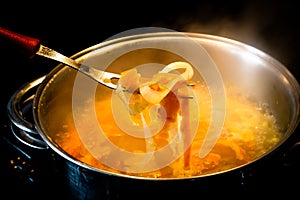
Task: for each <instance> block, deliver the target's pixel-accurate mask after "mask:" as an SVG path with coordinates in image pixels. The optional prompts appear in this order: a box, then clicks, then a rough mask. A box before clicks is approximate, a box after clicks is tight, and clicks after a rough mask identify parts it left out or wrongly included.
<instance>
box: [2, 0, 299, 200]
mask: <svg viewBox="0 0 300 200" xmlns="http://www.w3.org/2000/svg"><path fill="white" fill-rule="evenodd" d="M254 2H255V1H239V3H236V2H231V3H230V2H229V3H228V2H227V3H224V2H223V1H222V3H219V2H218V1H203V2H202V3H199V2H198V3H195V2H193V1H187V2H186V3H187V5H185V6H180V5H177V4H176V5H177V6H175V7H174V9H173V10H171V9H167V7H165V6H162V5H160V4H159V3H158V2H155V1H151V2H150V1H149V2H148V1H145V2H144V3H145V7H141V8H140V9H133V8H131V6H130V8H128V9H129V10H128V9H126V12H125V11H120V12H119V11H118V12H119V15H118V16H121V15H122V16H123V17H121V18H120V17H116V18H113V19H111V18H107V12H108V11H107V12H105V14H104V13H100V11H98V10H97V9H96V7H98V6H95V5H93V4H92V3H91V4H89V5H90V6H87V5H84V6H83V7H81V6H78V7H77V9H80V10H82V12H81V13H79V14H78V13H77V15H76V16H75V15H74V13H71V12H65V13H60V15H55V16H52V18H51V21H48V22H45V23H40V22H37V21H36V20H35V19H36V17H37V16H36V14H35V13H36V12H34V11H35V10H36V7H34V8H33V7H31V6H30V5H29V4H27V5H26V6H29V8H28V9H27V10H26V9H25V10H26V11H25V10H24V11H20V12H19V13H18V14H16V13H15V11H13V10H10V9H9V8H10V6H8V7H7V10H6V9H1V10H4V12H2V13H0V23H1V24H0V26H6V28H8V29H13V30H15V31H19V32H21V33H24V34H28V35H31V36H33V37H37V38H40V39H41V40H42V43H43V42H44V43H45V44H46V46H48V47H50V48H53V49H56V50H58V51H60V52H62V53H64V54H65V55H68V56H71V55H73V54H75V53H76V52H78V51H80V50H82V49H84V48H87V47H89V46H92V45H94V44H96V43H99V42H102V41H103V40H105V39H106V38H108V37H110V36H112V35H114V34H117V33H119V32H122V31H126V30H128V29H133V28H138V27H147V26H163V27H166V28H170V29H174V30H177V31H192V32H203V33H211V34H217V35H221V36H226V37H230V38H233V39H237V40H240V41H242V42H245V43H249V44H250V45H252V46H254V47H257V48H259V49H261V50H263V51H265V52H266V53H269V54H270V55H271V56H273V57H275V58H276V59H278V60H279V61H280V62H282V63H283V64H284V65H286V66H287V68H288V69H289V70H290V71H291V72H292V73H293V74H294V76H295V77H296V78H297V79H298V80H300V70H299V65H300V57H299V55H298V52H299V50H298V49H299V45H300V40H299V38H298V37H299V35H300V30H299V26H298V25H299V24H300V16H299V14H298V11H297V9H296V8H297V6H296V5H294V4H293V3H292V2H289V1H285V2H281V3H280V2H276V3H274V2H272V3H267V2H265V1H259V2H255V3H254ZM108 4H109V3H108ZM271 5H272V8H271V7H270V6H271ZM24 6H25V5H24ZM112 6H113V3H111V4H109V5H108V8H112ZM40 7H41V8H43V7H44V6H42V5H40ZM126 8H127V7H126ZM50 9H51V6H50ZM52 9H53V12H54V13H55V12H56V11H55V9H56V8H54V7H53V8H52ZM124 10H125V9H124ZM95 13H97V14H98V15H96V14H95ZM15 14H16V15H15ZM44 17H45V18H47V16H44ZM1 20H2V21H1ZM28 22H30V23H28ZM25 24H26V25H25ZM79 25H80V26H81V29H80V30H79V29H78V27H77V26H79ZM75 30H76V31H75ZM229 30H230V31H229ZM2 47H4V46H3V45H2V44H1V42H0V59H1V79H0V80H1V85H2V89H1V90H2V92H1V93H2V95H1V98H0V106H1V107H0V182H1V186H0V196H1V197H0V198H1V199H2V196H3V197H7V199H15V198H17V197H24V198H25V197H26V198H31V199H40V198H48V197H49V198H57V197H65V198H67V197H69V190H68V189H67V188H66V185H67V183H66V181H65V177H64V174H62V172H61V169H60V165H59V164H58V162H57V157H56V156H55V155H54V153H53V152H52V151H51V150H50V149H49V150H41V149H34V148H31V147H29V146H27V145H25V144H23V143H22V142H20V141H19V140H18V139H16V137H14V135H13V133H12V128H14V127H13V126H11V124H10V121H9V119H8V117H7V112H6V106H7V103H8V100H9V98H10V97H11V95H12V94H13V93H14V92H15V91H16V90H17V89H18V88H19V87H21V86H22V85H23V84H25V83H27V82H30V81H32V80H34V79H36V78H38V77H41V76H43V75H45V74H46V73H48V72H49V71H50V70H51V69H52V68H53V66H56V65H57V63H56V62H55V61H51V60H45V59H44V58H39V57H34V58H32V59H28V58H25V57H22V56H21V55H18V56H14V55H12V54H13V51H12V50H11V49H9V47H7V46H5V49H4V48H2ZM297 132H298V133H299V128H298V129H297V130H296V131H295V133H296V134H295V136H294V137H293V138H292V139H291V141H290V143H291V145H290V146H293V147H292V148H288V150H287V151H284V152H282V153H280V155H279V156H276V157H275V158H272V159H269V160H267V162H264V163H263V164H262V165H260V166H259V168H256V167H255V170H254V171H251V172H249V173H246V172H241V173H245V174H241V175H240V177H241V179H240V180H239V181H238V183H237V185H238V187H240V188H242V190H244V191H245V192H244V195H246V196H249V194H257V195H259V194H260V195H261V194H266V195H270V196H274V197H276V195H277V194H284V195H286V197H287V196H288V195H291V197H292V195H297V194H298V190H299V186H300V185H299V180H300V179H299V178H300V170H299V169H300V144H298V143H299V141H300V136H297ZM297 142H298V143H297ZM292 144H294V145H292ZM243 176H245V177H244V178H243ZM214 181H216V180H214ZM226 181H228V183H230V182H231V181H232V180H230V179H228V180H226ZM228 185H230V184H228ZM74 187H75V186H74ZM130 187H131V186H130V185H128V186H127V187H125V188H117V189H116V190H115V191H113V192H114V193H115V194H117V193H120V195H117V196H119V197H123V196H126V195H125V194H127V195H128V191H131V190H130ZM224 187H226V184H225V185H224ZM193 189H195V188H193ZM231 189H232V190H231V191H232V195H234V194H235V188H231ZM195 190H197V189H195ZM209 192H211V191H209ZM154 193H155V192H154ZM216 193H217V191H216ZM121 194H122V195H123V196H122V195H121ZM144 195H146V194H144ZM212 195H217V194H214V193H212ZM112 196H116V195H112ZM129 196H130V195H128V196H126V197H127V198H128V197H129ZM147 196H151V192H150V194H149V195H147ZM8 197H9V198H8ZM130 197H133V196H132V194H131V196H130ZM124 198H125V197H124ZM111 199H114V198H111ZM121 199H122V198H121Z"/></svg>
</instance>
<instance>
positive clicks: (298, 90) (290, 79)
mask: <svg viewBox="0 0 300 200" xmlns="http://www.w3.org/2000/svg"><path fill="white" fill-rule="evenodd" d="M186 36H188V37H191V38H196V39H199V40H207V41H213V42H217V43H226V44H228V45H232V46H234V47H236V48H240V49H243V50H247V51H248V52H250V53H251V54H254V55H256V56H258V57H260V58H262V59H263V60H266V62H268V63H271V65H270V66H272V67H275V68H276V69H277V70H278V71H279V72H280V73H281V74H282V76H284V77H285V78H284V80H285V81H286V83H287V84H289V85H290V87H291V88H293V96H294V98H295V99H294V101H295V102H297V103H296V104H295V109H296V111H295V114H294V116H293V121H291V123H290V124H289V127H288V129H287V131H286V133H285V134H287V135H288V136H287V137H284V138H283V139H282V140H281V141H280V142H279V143H278V144H276V145H275V147H273V148H272V150H271V151H269V152H267V153H266V154H263V155H261V156H259V157H258V158H256V159H255V160H253V161H251V162H248V163H246V164H243V165H239V166H237V167H234V168H231V169H228V170H224V171H221V172H215V173H212V174H205V175H199V176H192V177H179V178H159V179H157V178H148V177H139V176H132V175H124V174H119V173H114V172H108V171H105V170H101V169H97V168H94V167H92V166H90V165H88V164H86V163H84V162H81V161H79V160H76V159H75V158H73V157H70V156H68V155H67V154H66V153H65V152H63V151H62V150H61V149H59V148H57V146H55V145H54V144H53V143H52V141H51V140H49V138H47V136H46V134H45V133H44V132H43V129H42V128H41V127H40V125H39V119H38V105H39V102H40V99H41V96H42V93H43V91H44V90H45V88H47V85H48V84H49V82H50V81H51V80H52V79H53V78H54V77H55V76H56V75H57V74H58V73H59V72H60V71H62V70H63V69H65V68H69V67H67V66H65V65H64V64H58V65H57V66H56V67H55V68H54V69H53V70H51V71H50V72H49V73H48V74H47V75H46V77H45V79H44V80H43V81H42V82H41V84H40V86H39V87H38V88H37V92H36V94H35V98H34V100H33V119H34V123H35V125H36V129H37V132H38V133H39V134H40V136H41V137H42V139H43V140H44V141H45V142H46V144H47V145H48V146H49V147H51V149H52V150H54V151H55V152H56V153H58V154H59V155H60V156H62V157H63V158H65V159H67V160H68V161H70V162H71V163H74V164H76V165H79V166H81V167H83V168H86V169H88V170H92V171H95V172H100V173H103V174H108V175H113V176H119V177H126V178H131V179H142V180H155V181H157V180H159V181H160V180H161V181H163V180H185V179H196V178H202V177H208V176H214V175H218V174H224V173H227V172H230V171H235V170H236V169H241V168H243V167H245V166H248V165H249V164H251V163H254V162H256V161H257V160H259V159H261V158H262V157H265V156H267V155H268V154H270V153H271V152H273V150H275V149H276V150H277V149H278V148H279V146H281V145H282V144H283V143H284V142H285V141H286V140H287V139H288V138H289V136H290V135H291V134H292V133H293V132H294V130H295V129H296V128H297V126H298V124H299V121H300V108H299V103H298V102H300V98H299V97H300V86H299V83H298V82H297V80H296V79H295V77H294V76H293V75H292V74H291V72H290V71H289V70H288V69H287V68H286V67H285V66H284V65H283V64H282V63H280V62H279V61H278V60H276V59H275V58H273V57H271V56H270V55H269V54H267V53H265V52H263V51H261V50H259V49H256V48H255V47H252V46H250V45H248V44H245V43H242V42H239V41H236V40H233V39H229V38H225V37H222V36H217V35H210V34H203V33H192V32H157V33H143V34H137V35H130V36H126V37H121V38H115V39H111V40H108V41H104V42H101V43H98V44H96V45H93V46H90V47H88V48H86V49H83V50H82V51H80V52H78V53H75V54H74V55H72V56H71V58H73V59H75V60H76V61H77V62H79V63H80V62H81V61H82V59H84V57H85V56H87V55H88V54H89V53H90V52H92V51H94V50H96V49H100V48H105V47H107V46H110V45H113V44H116V43H122V42H127V41H133V40H139V39H145V38H157V37H186Z"/></svg>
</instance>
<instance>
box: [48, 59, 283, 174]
mask: <svg viewBox="0 0 300 200" xmlns="http://www.w3.org/2000/svg"><path fill="white" fill-rule="evenodd" d="M192 77H193V67H192V66H191V65H189V64H188V63H186V62H172V63H170V64H168V65H167V66H166V67H165V68H163V69H162V70H161V71H159V72H157V73H156V74H154V75H153V76H151V77H150V78H149V77H147V78H145V77H143V76H141V74H140V73H139V72H138V71H137V70H135V69H130V70H126V71H124V72H123V73H122V74H121V78H120V80H119V82H118V84H119V87H118V89H117V90H116V91H112V90H110V89H105V88H103V87H100V88H99V89H97V90H96V94H95V98H93V99H92V100H91V101H90V102H88V103H86V106H87V107H86V108H85V107H84V106H83V108H81V109H80V110H81V112H82V117H81V119H78V121H79V122H80V124H79V125H78V123H77V124H76V122H75V123H74V113H72V112H74V110H73V109H72V108H70V105H62V104H60V105H59V106H58V104H57V103H54V104H53V105H51V106H49V107H51V113H52V114H51V113H50V115H49V117H48V118H49V121H55V123H53V124H55V127H50V128H49V130H50V132H52V133H51V134H52V135H53V136H54V137H53V138H52V140H54V142H55V143H56V144H57V145H58V146H59V147H60V148H61V149H63V150H64V152H66V153H67V154H68V155H70V156H72V157H73V158H76V159H77V160H80V161H81V162H84V163H86V164H88V165H90V166H92V167H94V168H97V169H100V170H104V171H106V172H113V173H118V174H126V175H130V176H137V177H148V178H182V177H193V176H201V175H206V174H212V173H216V172H221V171H224V170H228V169H231V168H234V167H237V166H240V165H244V164H246V163H249V162H251V161H253V160H255V159H256V158H258V157H260V156H261V155H263V154H264V153H266V152H267V151H268V150H270V149H271V148H273V147H274V146H275V145H276V144H277V143H278V141H279V140H280V139H281V137H282V132H281V131H280V128H279V127H278V125H277V122H276V119H275V117H274V116H273V115H272V113H271V111H270V110H268V108H267V107H265V106H264V104H263V103H258V102H254V101H252V100H251V98H248V97H247V96H246V95H242V94H243V91H240V90H239V88H238V87H236V86H232V85H224V89H225V91H226V93H225V94H226V96H225V99H226V102H225V103H226V104H225V110H223V111H222V112H225V114H224V122H223V123H222V127H221V128H220V133H219V134H216V136H215V137H212V138H214V140H215V141H213V143H214V144H213V146H212V148H211V149H209V151H207V153H205V154H202V155H201V154H200V153H199V152H200V151H201V148H204V147H203V145H204V143H205V142H206V140H205V139H206V138H207V137H208V135H207V134H208V132H209V129H210V128H211V127H213V126H214V120H213V118H212V113H213V109H214V106H213V103H212V100H211V94H210V91H209V87H208V86H207V85H206V84H205V82H204V81H199V80H197V81H195V80H193V78H192ZM91 105H92V106H91ZM90 107H92V108H90ZM90 109H92V110H95V111H96V112H95V116H96V119H97V123H98V124H99V127H100V128H99V127H98V128H97V129H99V130H101V131H100V133H98V132H97V131H95V130H90V127H91V126H90V124H91V122H92V121H93V115H92V114H91V115H89V114H87V113H89V112H90V111H89V110H90ZM66 112H67V113H66ZM53 113H55V115H54V114H53ZM51 116H52V117H51ZM54 116H55V117H54ZM59 116H61V117H59ZM49 126H51V124H50V123H49ZM82 127H87V128H85V130H86V131H81V130H83V129H82ZM94 132H96V133H94ZM99 134H101V135H103V137H101V138H102V139H100V140H101V141H97V140H98V139H97V138H94V136H95V135H99ZM210 134H211V132H210ZM86 138H89V139H86ZM103 138H105V142H104V141H102V140H104V139H103ZM107 143H109V145H107ZM112 146H113V147H114V148H118V150H115V149H114V148H113V147H112ZM202 150H203V149H202ZM118 151H120V152H118ZM162 152H164V153H162ZM166 152H167V153H166ZM123 153H128V154H130V155H138V156H142V158H143V159H141V158H140V157H138V158H136V157H134V156H131V157H128V159H126V157H125V156H123V155H125V154H123ZM160 154H163V156H161V155H160ZM143 156H144V157H143ZM165 159H166V160H168V159H169V161H167V162H165V161H164V160H165ZM149 165H151V167H148V166H149ZM132 166H134V167H136V168H134V167H132ZM143 169H145V170H144V171H143ZM151 169H153V170H151Z"/></svg>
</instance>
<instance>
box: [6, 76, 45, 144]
mask: <svg viewBox="0 0 300 200" xmlns="http://www.w3.org/2000/svg"><path fill="white" fill-rule="evenodd" d="M44 79H45V76H42V77H40V78H38V79H35V80H34V81H32V82H30V83H26V84H25V85H23V86H22V87H21V88H19V89H18V90H17V91H16V92H15V93H14V94H13V95H12V96H11V98H10V99H9V101H8V104H7V113H8V117H9V119H10V121H11V122H12V125H15V126H11V130H12V132H13V134H14V135H15V136H16V138H17V139H19V140H20V141H21V142H22V143H24V144H26V145H28V146H31V147H34V148H38V149H47V148H48V145H47V144H46V143H45V141H43V140H42V139H41V137H40V135H39V134H38V131H37V129H36V126H35V124H34V120H33V118H32V103H33V100H34V96H35V92H36V89H37V87H38V86H39V84H40V83H41V82H42V81H43V80H44ZM30 120H31V121H30Z"/></svg>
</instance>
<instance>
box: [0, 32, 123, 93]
mask: <svg viewBox="0 0 300 200" xmlns="http://www.w3.org/2000/svg"><path fill="white" fill-rule="evenodd" d="M0 37H3V38H4V39H5V40H7V41H9V42H10V43H12V44H13V45H15V46H16V47H17V48H18V49H19V50H20V51H22V52H23V53H24V54H25V55H26V56H28V57H30V58H31V57H34V55H36V54H37V55H40V56H44V57H46V58H50V59H53V60H56V61H59V62H61V63H63V64H65V65H67V66H69V67H71V68H73V69H75V70H77V71H79V72H82V73H83V74H85V75H87V76H88V77H90V78H92V79H93V80H95V81H97V82H99V83H101V84H103V85H105V86H107V87H109V88H111V89H117V84H116V82H117V81H116V80H118V79H119V78H120V75H119V74H115V73H111V72H105V71H102V70H99V69H96V68H92V67H89V66H86V65H82V64H79V63H77V62H76V61H75V60H73V59H71V58H69V57H67V56H64V55H62V54H60V53H58V52H56V51H54V50H52V49H50V48H48V47H46V46H43V45H42V44H41V43H40V40H39V39H36V38H32V37H28V36H26V35H23V34H20V33H16V32H13V31H10V30H7V29H5V28H2V27H0Z"/></svg>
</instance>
